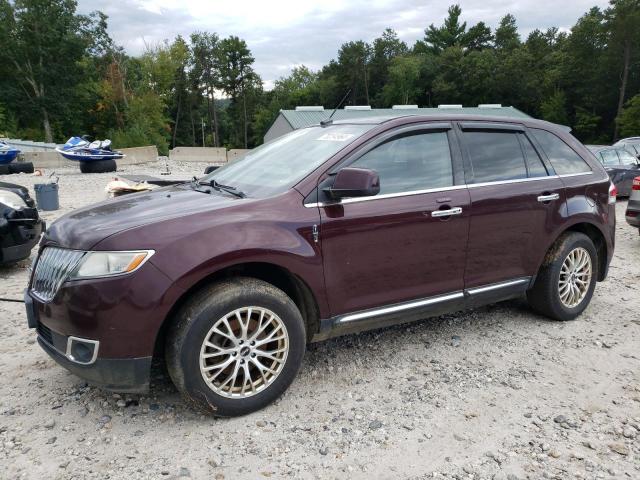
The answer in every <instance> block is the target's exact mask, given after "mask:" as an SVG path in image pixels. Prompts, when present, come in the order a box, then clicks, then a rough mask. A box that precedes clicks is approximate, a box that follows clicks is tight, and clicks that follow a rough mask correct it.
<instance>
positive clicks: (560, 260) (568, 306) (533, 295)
mask: <svg viewBox="0 0 640 480" xmlns="http://www.w3.org/2000/svg"><path fill="white" fill-rule="evenodd" d="M597 260H598V255H597V252H596V248H595V246H594V245H593V242H592V241H591V239H590V238H589V237H588V236H586V235H585V234H583V233H579V232H570V233H565V234H564V235H562V236H561V237H560V238H559V239H558V241H557V242H556V243H555V244H554V246H553V247H552V248H551V250H550V251H549V252H548V253H547V256H546V257H545V260H544V263H543V265H542V266H541V267H540V271H539V272H538V276H537V277H536V282H535V284H534V286H533V288H532V289H531V290H530V291H529V292H527V299H528V300H529V304H530V305H531V306H532V307H533V309H534V310H536V311H538V312H539V313H542V314H543V315H546V316H547V317H550V318H552V319H554V320H562V321H564V320H573V319H574V318H576V317H577V316H578V315H580V314H581V313H582V312H583V311H584V309H585V308H587V306H588V305H589V302H590V301H591V297H592V296H593V291H594V289H595V285H596V279H597V277H598V261H597Z"/></svg>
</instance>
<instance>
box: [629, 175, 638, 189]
mask: <svg viewBox="0 0 640 480" xmlns="http://www.w3.org/2000/svg"><path fill="white" fill-rule="evenodd" d="M631 189H632V190H640V177H636V178H634V179H633V185H631Z"/></svg>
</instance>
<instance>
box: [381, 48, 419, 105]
mask: <svg viewBox="0 0 640 480" xmlns="http://www.w3.org/2000/svg"><path fill="white" fill-rule="evenodd" d="M419 77H420V59H419V58H418V57H416V56H413V55H408V56H402V57H395V58H394V59H393V60H392V61H391V66H390V67H389V82H388V83H387V84H386V85H385V86H384V90H383V97H384V99H385V100H386V102H387V105H390V104H393V103H400V104H403V105H407V104H409V102H414V101H415V98H416V97H417V94H418V78H419Z"/></svg>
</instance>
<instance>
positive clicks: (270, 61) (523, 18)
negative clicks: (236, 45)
mask: <svg viewBox="0 0 640 480" xmlns="http://www.w3.org/2000/svg"><path fill="white" fill-rule="evenodd" d="M454 1H455V0H451V1H434V0H350V1H348V2H347V1H339V0H233V1H219V0H180V1H179V2H176V1H175V0H115V1H114V0H79V1H78V10H79V12H80V13H89V12H91V11H93V10H101V11H103V12H104V13H106V14H107V15H108V16H109V33H110V35H111V37H112V38H113V39H114V40H115V41H116V43H117V44H119V45H122V46H123V47H124V48H125V50H126V51H127V52H128V53H129V54H132V55H136V54H140V53H142V52H143V51H144V49H145V45H155V44H157V43H159V42H162V41H163V40H165V39H168V40H172V39H173V38H175V36H176V35H182V36H183V37H185V38H188V36H189V34H190V33H191V32H194V31H209V32H216V33H218V35H220V36H221V37H226V36H229V35H237V36H239V37H240V38H242V39H244V40H245V41H246V42H247V44H248V46H249V48H250V50H251V52H252V53H253V56H254V58H255V64H254V68H255V70H256V71H257V72H258V74H259V75H260V76H261V77H262V79H263V81H264V84H265V88H267V89H269V88H271V87H272V86H273V82H274V80H277V79H278V78H280V77H283V76H286V75H287V74H288V73H289V72H290V71H291V69H292V68H293V67H295V66H299V65H306V66H307V67H309V68H311V69H312V70H319V69H320V68H322V66H323V65H325V64H326V63H328V62H329V60H331V59H332V58H335V57H336V56H337V52H338V49H339V48H340V45H341V44H343V43H344V42H348V41H352V40H365V41H367V42H370V41H372V40H373V39H374V38H376V37H378V36H380V35H381V33H382V32H383V30H384V29H385V28H387V27H391V28H393V29H394V30H395V31H396V32H397V33H398V35H399V37H400V38H401V39H402V40H404V41H406V42H407V43H408V44H409V45H410V46H411V45H412V44H413V42H415V41H416V40H417V39H419V38H422V37H423V35H424V29H425V28H426V27H428V26H429V25H430V24H431V23H434V24H435V25H441V24H442V22H443V20H444V18H445V16H446V14H447V9H448V7H449V5H451V3H454ZM458 3H459V4H460V6H461V7H462V20H463V21H466V22H467V25H468V26H470V25H473V24H475V23H477V22H479V21H483V22H485V23H486V24H487V25H489V26H490V27H492V28H495V27H496V26H497V25H498V22H499V21H500V18H502V17H503V16H504V15H505V14H506V13H511V14H512V15H514V16H515V17H516V20H517V23H518V27H519V30H520V33H521V34H522V35H523V36H526V35H527V34H528V33H529V32H531V31H532V30H534V29H535V28H540V29H546V28H548V27H552V26H555V27H559V28H561V29H563V30H569V29H570V28H571V27H572V26H573V25H574V24H575V22H576V21H577V20H578V18H579V17H580V16H582V15H583V14H584V13H586V12H587V11H588V10H589V9H590V8H591V7H592V6H599V7H601V8H605V7H606V6H607V3H608V2H607V1H603V0H555V1H554V0H465V1H459V2H458Z"/></svg>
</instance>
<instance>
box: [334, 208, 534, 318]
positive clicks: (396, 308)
mask: <svg viewBox="0 0 640 480" xmlns="http://www.w3.org/2000/svg"><path fill="white" fill-rule="evenodd" d="M449 215H451V214H449ZM530 282H531V277H521V278H514V279H512V280H507V281H504V282H499V283H492V284H490V285H482V286H480V287H473V288H469V289H465V290H460V291H456V292H451V293H446V294H443V295H436V296H433V297H427V298H422V299H418V300H411V301H408V302H403V303H397V304H393V305H387V306H384V307H379V308H372V309H370V310H363V311H360V312H354V313H348V314H346V315H341V316H338V317H335V318H334V320H333V324H334V325H335V326H339V325H344V324H347V323H351V322H358V321H360V320H368V319H371V318H375V317H382V316H386V315H391V314H395V313H400V312H404V311H410V310H415V309H420V308H423V307H429V306H433V305H437V304H441V303H446V302H451V301H453V300H459V299H462V298H464V297H474V296H475V295H480V294H483V293H487V292H494V291H499V290H502V289H507V288H510V287H517V286H525V285H528V284H529V283H530Z"/></svg>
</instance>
